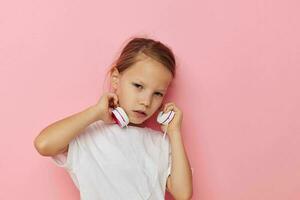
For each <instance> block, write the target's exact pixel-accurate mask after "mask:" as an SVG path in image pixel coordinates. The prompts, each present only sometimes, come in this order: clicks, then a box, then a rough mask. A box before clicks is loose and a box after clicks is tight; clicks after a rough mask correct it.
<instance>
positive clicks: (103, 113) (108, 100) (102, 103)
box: [95, 92, 119, 123]
mask: <svg viewBox="0 0 300 200" xmlns="http://www.w3.org/2000/svg"><path fill="white" fill-rule="evenodd" d="M117 106H119V99H118V96H117V95H116V94H115V93H112V92H105V93H103V95H102V97H101V98H100V100H99V101H98V102H97V104H96V105H95V107H96V108H97V109H98V111H99V112H100V116H99V117H100V120H102V121H104V122H105V123H115V121H114V120H113V117H112V110H113V109H114V108H116V107H117Z"/></svg>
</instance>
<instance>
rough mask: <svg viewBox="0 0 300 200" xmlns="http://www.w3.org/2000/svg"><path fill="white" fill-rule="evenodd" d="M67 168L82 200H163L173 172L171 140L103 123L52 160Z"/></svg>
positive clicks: (152, 132)
mask: <svg viewBox="0 0 300 200" xmlns="http://www.w3.org/2000/svg"><path fill="white" fill-rule="evenodd" d="M51 158H52V159H51V160H53V161H54V163H55V164H56V165H57V166H59V167H63V168H65V169H66V170H67V171H68V173H69V174H70V176H71V178H72V180H73V182H74V184H75V185H76V187H77V188H78V189H79V191H80V199H81V200H146V199H147V200H162V199H164V196H165V189H166V183H167V178H168V176H169V175H170V172H171V145H170V143H169V137H168V135H166V136H165V138H164V139H163V134H162V132H160V131H156V130H153V129H151V128H148V127H146V128H142V127H136V126H128V127H127V128H126V127H124V128H123V129H122V128H121V127H119V125H117V124H106V123H104V122H103V121H101V120H99V121H96V122H94V123H92V124H90V125H89V126H88V127H86V128H85V130H84V131H83V132H82V133H80V134H79V135H78V136H77V137H75V138H74V139H73V140H72V141H71V142H70V143H69V149H68V153H61V154H58V155H56V156H53V157H51Z"/></svg>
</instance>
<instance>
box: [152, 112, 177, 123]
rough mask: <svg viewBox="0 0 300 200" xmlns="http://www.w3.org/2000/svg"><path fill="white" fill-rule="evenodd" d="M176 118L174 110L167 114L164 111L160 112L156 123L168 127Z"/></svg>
mask: <svg viewBox="0 0 300 200" xmlns="http://www.w3.org/2000/svg"><path fill="white" fill-rule="evenodd" d="M174 116H175V112H174V111H172V110H171V111H169V112H167V113H164V112H163V111H161V112H159V114H158V116H157V119H156V121H157V122H158V123H159V124H163V125H167V124H169V123H170V122H171V121H172V119H173V118H174Z"/></svg>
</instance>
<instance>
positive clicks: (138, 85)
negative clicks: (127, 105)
mask: <svg viewBox="0 0 300 200" xmlns="http://www.w3.org/2000/svg"><path fill="white" fill-rule="evenodd" d="M133 85H134V86H135V87H137V88H139V87H141V88H142V87H143V86H142V85H140V84H137V83H133Z"/></svg>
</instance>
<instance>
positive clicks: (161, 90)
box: [137, 80, 166, 92]
mask: <svg viewBox="0 0 300 200" xmlns="http://www.w3.org/2000/svg"><path fill="white" fill-rule="evenodd" d="M137 82H140V83H141V84H142V85H145V83H144V82H143V81H141V80H137ZM158 91H159V92H165V91H166V89H158Z"/></svg>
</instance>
